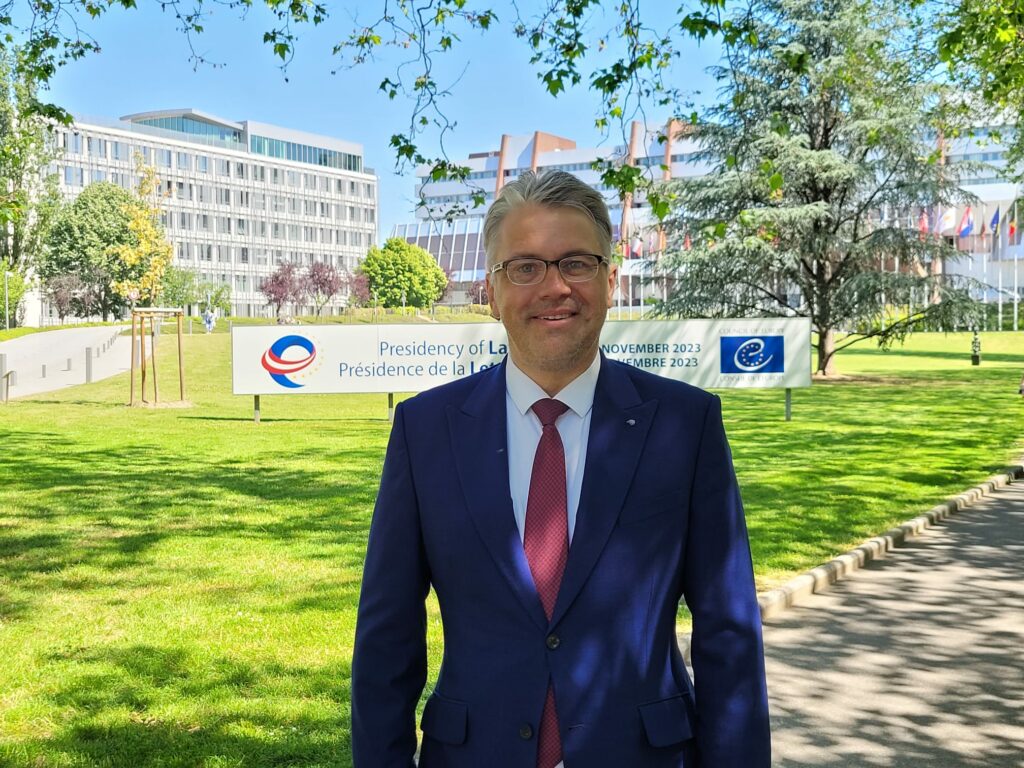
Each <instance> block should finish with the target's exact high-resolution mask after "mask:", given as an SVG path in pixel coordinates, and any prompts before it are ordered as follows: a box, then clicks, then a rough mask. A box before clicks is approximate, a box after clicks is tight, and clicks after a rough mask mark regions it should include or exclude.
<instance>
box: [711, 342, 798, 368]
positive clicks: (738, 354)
mask: <svg viewBox="0 0 1024 768" xmlns="http://www.w3.org/2000/svg"><path fill="white" fill-rule="evenodd" d="M785 340H786V337H785V336H722V342H721V359H722V373H784V372H785V370H786V353H785Z"/></svg>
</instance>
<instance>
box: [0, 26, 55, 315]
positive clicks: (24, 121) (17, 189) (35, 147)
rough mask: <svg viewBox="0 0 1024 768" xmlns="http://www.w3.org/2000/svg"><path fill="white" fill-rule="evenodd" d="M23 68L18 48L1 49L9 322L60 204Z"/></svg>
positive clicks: (2, 208) (1, 196)
mask: <svg viewBox="0 0 1024 768" xmlns="http://www.w3.org/2000/svg"><path fill="white" fill-rule="evenodd" d="M23 65H24V59H23V55H22V52H21V51H20V50H18V49H13V50H11V49H8V48H4V47H2V46H0V226H2V228H3V236H2V237H0V271H2V270H7V271H10V272H12V273H14V274H17V275H18V278H17V280H16V281H15V282H16V283H17V285H18V286H19V293H18V298H17V301H15V300H14V298H13V296H14V290H13V289H11V290H9V292H8V293H9V296H8V298H9V300H10V304H11V313H10V314H11V317H10V318H8V321H9V322H10V323H12V324H13V323H14V321H15V319H16V318H17V317H18V311H17V308H18V304H19V303H20V301H21V297H22V296H23V295H24V293H25V291H26V290H27V287H28V282H29V281H28V275H29V274H30V271H31V269H32V267H33V265H34V262H35V260H36V259H37V258H38V256H39V253H40V251H41V249H42V244H43V242H44V240H45V237H46V232H47V230H48V229H49V227H50V225H51V224H52V222H53V219H54V216H55V215H56V213H57V211H59V209H60V205H61V199H60V193H59V192H58V189H57V179H56V177H55V176H54V175H53V174H49V173H47V171H46V169H47V166H48V164H49V163H50V162H51V160H52V159H53V157H54V153H53V151H52V149H51V147H50V143H49V141H48V138H49V127H48V125H47V124H46V122H45V121H44V119H43V118H41V117H40V116H39V115H38V114H36V112H35V111H34V106H35V104H36V103H37V102H36V97H35V94H36V84H35V81H34V80H32V78H31V76H30V75H29V74H27V73H26V71H25V69H24V66H23ZM13 280H14V278H13V277H9V278H8V283H9V285H10V284H12V281H13ZM23 289H24V290H23Z"/></svg>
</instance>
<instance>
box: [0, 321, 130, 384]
mask: <svg viewBox="0 0 1024 768" xmlns="http://www.w3.org/2000/svg"><path fill="white" fill-rule="evenodd" d="M129 327H130V326H128V325H124V326H110V325H107V326H93V327H88V328H62V329H60V330H56V331H45V332H42V333H30V334H28V335H27V336H19V337H18V338H16V339H11V340H10V341H4V342H0V354H6V355H7V370H9V371H17V383H16V384H14V385H12V386H11V390H10V397H11V399H12V400H13V399H14V398H17V397H25V396H27V395H37V394H40V393H42V392H51V391H53V390H55V389H63V388H64V387H71V386H74V385H76V384H84V383H85V350H86V348H88V347H91V348H92V349H93V355H94V357H93V361H92V363H93V366H92V380H93V381H100V380H101V379H106V378H109V377H110V376H114V375H116V374H118V373H123V372H124V371H127V370H128V369H129V368H130V367H131V357H130V354H129V353H130V350H131V346H132V344H131V338H130V337H128V336H120V335H119V334H120V333H121V331H122V330H124V329H126V328H129ZM104 345H107V348H106V350H104V349H103V347H104ZM97 350H99V356H98V357H96V356H95V355H96V351H97ZM69 358H70V360H71V367H70V369H69V368H68V359H69ZM43 365H45V366H46V376H45V377H44V376H43Z"/></svg>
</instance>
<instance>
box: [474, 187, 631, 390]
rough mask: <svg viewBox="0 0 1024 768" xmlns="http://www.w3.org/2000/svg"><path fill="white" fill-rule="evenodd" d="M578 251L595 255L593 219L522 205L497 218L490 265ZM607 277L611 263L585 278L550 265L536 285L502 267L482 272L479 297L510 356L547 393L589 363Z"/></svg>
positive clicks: (611, 282)
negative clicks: (518, 280) (574, 278)
mask: <svg viewBox="0 0 1024 768" xmlns="http://www.w3.org/2000/svg"><path fill="white" fill-rule="evenodd" d="M578 253H592V254H598V255H600V254H601V253H602V249H601V242H600V240H599V239H598V237H597V232H596V230H595V226H594V223H593V221H591V220H590V218H589V217H588V216H587V215H586V214H585V213H583V212H582V211H579V210H576V209H575V208H548V207H544V206H538V205H522V206H519V207H517V208H515V209H513V210H512V211H511V212H510V213H509V214H508V215H507V216H506V217H505V220H504V221H503V222H502V224H501V227H500V229H499V230H498V233H497V237H496V238H495V254H494V258H493V261H492V263H494V264H498V263H501V262H504V261H507V260H509V259H513V258H516V257H523V256H535V257H537V258H540V259H545V260H549V261H550V260H554V259H559V258H561V257H563V256H569V255H572V254H578ZM615 275H616V267H615V266H614V265H613V266H605V265H602V266H601V267H600V269H599V270H598V273H597V276H596V277H594V278H593V279H592V280H588V281H586V282H583V283H569V282H566V281H565V279H564V278H563V277H562V275H561V273H560V272H559V271H558V267H556V266H555V265H551V266H549V267H548V270H547V274H546V275H545V276H544V280H543V281H541V282H540V283H538V284H537V285H514V284H513V283H511V282H509V279H508V277H507V276H506V275H505V273H504V270H499V271H498V272H496V273H494V274H493V275H488V276H487V298H488V300H489V301H490V304H491V311H492V312H493V313H494V315H495V317H497V318H499V319H500V320H501V321H502V322H503V323H504V324H505V330H506V331H507V332H508V340H509V352H510V354H511V356H512V359H513V360H514V361H515V363H516V365H518V366H519V367H520V368H521V369H522V370H523V372H524V373H526V374H527V375H528V376H530V378H532V379H533V380H534V381H536V382H537V383H538V384H540V385H541V387H543V388H544V389H546V390H549V392H550V390H551V388H552V387H553V388H555V391H557V389H560V388H561V387H562V386H564V385H565V384H568V383H569V382H570V381H572V380H573V379H574V378H575V377H576V376H578V375H579V374H581V373H582V372H583V371H585V370H586V369H587V366H589V365H590V363H591V362H593V360H594V356H595V355H596V354H597V346H598V339H599V337H600V335H601V327H602V326H603V325H604V318H605V314H606V312H607V310H608V307H610V306H611V305H612V291H613V289H614V286H615ZM550 393H552V394H553V392H550Z"/></svg>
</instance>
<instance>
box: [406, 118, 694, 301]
mask: <svg viewBox="0 0 1024 768" xmlns="http://www.w3.org/2000/svg"><path fill="white" fill-rule="evenodd" d="M680 132H681V126H680V124H679V123H675V122H673V123H672V124H671V125H666V126H661V127H660V128H659V129H657V130H645V129H644V128H643V127H642V126H641V124H640V123H633V124H632V128H631V133H630V139H629V142H628V144H623V145H619V146H609V147H577V146H576V142H575V141H573V140H572V139H567V138H563V137H561V136H554V135H552V134H549V133H543V132H541V131H536V132H535V133H533V134H532V135H527V136H509V135H503V136H502V137H501V141H500V145H499V148H498V149H496V150H490V151H484V152H475V153H473V154H470V155H469V157H468V158H467V159H466V160H465V161H464V162H463V163H462V164H463V165H466V166H468V167H469V168H470V174H469V178H468V180H467V181H466V182H459V181H442V182H434V181H430V180H429V172H430V168H429V167H426V166H422V167H420V168H418V169H417V177H418V178H417V190H416V191H417V196H418V197H419V198H420V199H421V200H422V201H423V205H421V207H420V208H419V210H418V211H417V214H416V217H417V219H416V221H415V222H413V223H409V224H399V225H397V226H396V227H395V228H394V230H393V231H392V236H393V237H401V238H403V239H405V240H407V241H408V242H410V243H414V244H416V245H419V246H420V247H421V248H424V249H426V250H427V251H429V252H430V253H431V255H433V257H434V258H435V259H437V262H438V264H439V265H440V266H441V268H442V269H444V270H445V271H446V272H448V274H449V276H450V278H451V279H452V280H453V281H454V282H456V283H459V284H461V285H462V286H463V288H468V287H469V286H470V285H472V283H474V282H475V281H478V280H482V279H483V276H484V267H485V258H484V248H483V219H484V216H485V215H486V213H487V209H488V208H489V207H490V204H491V203H492V202H493V201H494V198H495V196H496V195H497V194H498V192H500V191H501V188H502V186H503V185H504V184H506V183H507V182H509V181H511V180H513V179H515V178H516V177H517V176H519V175H520V174H521V173H523V172H524V171H528V170H530V171H537V172H543V171H547V170H555V169H557V170H562V171H568V172H569V173H572V174H573V175H575V176H577V177H578V178H579V179H581V180H582V181H584V182H586V183H587V184H589V185H590V186H592V187H594V188H595V189H597V190H598V191H600V192H601V193H602V194H603V195H604V198H605V202H606V203H607V204H608V208H609V212H610V214H611V217H612V225H613V230H614V231H613V238H614V240H615V241H616V242H618V243H619V244H620V245H619V247H620V248H621V249H622V252H623V255H624V256H625V257H626V258H627V261H626V263H625V264H624V266H623V269H622V273H623V275H624V277H628V276H629V275H630V274H633V273H635V275H634V276H635V277H636V278H637V279H636V280H635V281H634V282H635V286H634V287H636V288H637V289H638V290H639V288H640V284H639V283H640V280H639V277H640V274H641V271H642V269H643V266H642V264H643V263H644V262H645V259H640V258H636V259H630V257H641V256H647V255H649V254H650V253H652V252H656V251H658V250H660V249H661V248H663V247H664V243H663V238H662V236H661V235H660V234H659V232H658V229H657V225H656V222H655V221H654V217H653V216H652V215H651V212H650V207H649V206H648V204H647V201H646V200H645V199H644V197H643V196H642V195H637V196H635V197H632V196H630V197H627V198H626V199H620V197H619V192H618V190H613V189H609V188H607V187H605V186H603V185H602V184H601V171H600V170H599V169H595V168H594V163H595V161H608V160H610V161H614V162H626V163H629V164H631V165H636V166H639V167H642V168H644V169H645V171H646V173H647V174H648V175H649V177H650V178H652V179H671V178H679V177H685V176H699V175H702V174H704V173H706V172H707V170H708V166H707V164H706V162H704V161H702V160H701V159H700V158H699V157H698V151H699V147H698V146H697V143H696V142H695V141H694V140H693V139H692V138H689V137H684V138H679V137H678V134H679V133H680ZM474 194H482V195H483V196H484V205H482V206H477V207H474V204H473V195H474ZM453 212H454V214H455V215H452V214H453ZM648 268H649V266H648ZM630 285H631V283H630V282H628V281H627V282H624V285H623V290H628V288H629V287H630ZM637 295H638V294H637ZM468 298H471V299H472V300H473V301H476V300H478V298H479V297H477V296H473V297H468ZM634 298H635V297H634Z"/></svg>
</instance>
